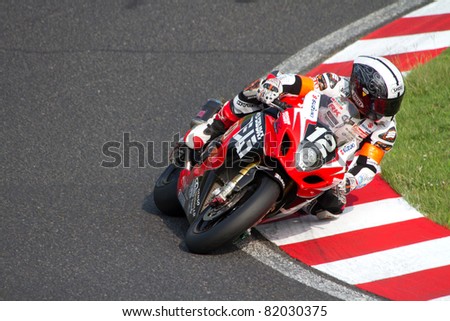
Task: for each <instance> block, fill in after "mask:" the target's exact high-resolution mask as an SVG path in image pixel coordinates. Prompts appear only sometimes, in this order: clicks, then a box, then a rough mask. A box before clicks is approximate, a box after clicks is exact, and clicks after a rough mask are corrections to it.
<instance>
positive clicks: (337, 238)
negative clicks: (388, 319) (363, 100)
mask: <svg viewBox="0 0 450 321" xmlns="http://www.w3.org/2000/svg"><path fill="white" fill-rule="evenodd" d="M447 47H450V0H441V1H437V2H433V3H431V4H429V5H427V6H425V7H423V8H421V9H419V10H416V11H414V12H412V13H410V14H408V15H405V16H403V17H402V18H400V19H398V20H396V21H394V22H392V23H389V24H387V25H386V26H384V27H382V28H380V29H378V30H376V31H374V32H372V33H370V34H369V35H367V36H365V37H363V38H361V39H360V40H358V41H356V42H355V43H354V44H352V45H350V46H349V47H347V48H345V49H344V50H342V51H341V52H339V53H337V54H336V55H334V56H333V57H331V58H329V59H327V60H325V61H324V63H323V64H321V65H320V66H318V67H316V68H314V69H313V70H311V71H310V72H309V73H308V74H309V75H316V74H318V73H321V72H325V71H332V72H335V73H337V74H340V75H347V76H348V75H350V72H351V66H352V61H353V59H354V58H355V57H356V56H358V55H361V54H368V55H378V56H384V57H386V58H388V59H390V60H391V61H392V62H394V63H395V64H396V65H397V66H398V67H399V68H400V70H401V71H402V72H404V73H405V74H406V73H407V72H408V71H410V70H411V69H413V68H414V67H415V66H416V65H418V64H421V63H425V62H427V61H428V60H430V59H432V58H433V57H436V56H437V55H439V54H440V53H441V52H443V51H444V50H445V49H446V48H447ZM410 94H413V93H410ZM257 229H258V231H259V232H260V233H261V234H262V235H263V236H264V237H265V238H267V239H268V240H269V241H271V242H273V243H275V244H276V245H278V246H279V247H280V248H281V249H282V250H283V251H285V252H286V253H288V254H289V255H290V256H292V257H294V258H296V259H298V260H299V261H301V262H303V263H306V264H308V265H310V266H311V267H313V268H315V269H317V270H320V271H322V272H324V273H326V274H328V275H331V276H333V277H335V278H337V279H340V280H342V281H344V282H346V283H348V284H352V285H355V286H356V287H358V288H360V289H362V290H366V291H368V292H371V293H374V294H377V295H379V296H382V297H385V298H388V299H391V300H403V301H406V300H450V277H449V276H450V230H448V229H447V228H445V227H442V226H440V225H438V224H436V223H434V222H432V221H430V220H428V219H427V218H425V217H424V216H423V215H422V214H421V213H419V212H418V211H417V210H415V209H414V208H412V207H411V206H410V205H409V204H408V203H407V202H406V201H405V200H404V199H403V198H402V197H401V196H400V195H398V194H397V193H396V192H395V191H394V190H393V189H392V188H390V186H389V185H388V184H387V183H386V182H384V181H383V180H382V179H381V178H380V177H376V179H375V180H374V181H373V182H372V183H371V184H370V185H368V186H367V187H365V188H364V189H362V190H359V191H355V192H353V193H351V194H350V195H349V196H348V203H347V208H346V210H345V211H344V213H343V214H342V215H341V217H340V218H339V219H338V220H333V221H317V219H316V218H315V217H312V216H298V217H292V218H289V219H286V220H282V221H278V222H273V223H267V224H262V225H259V226H258V227H257Z"/></svg>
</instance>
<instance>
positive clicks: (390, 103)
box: [370, 95, 403, 119]
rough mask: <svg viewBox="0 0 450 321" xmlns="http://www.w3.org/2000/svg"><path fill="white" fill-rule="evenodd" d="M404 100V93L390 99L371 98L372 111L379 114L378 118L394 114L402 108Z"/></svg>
mask: <svg viewBox="0 0 450 321" xmlns="http://www.w3.org/2000/svg"><path fill="white" fill-rule="evenodd" d="M402 100H403V95H401V96H399V97H396V98H390V99H384V98H373V99H371V104H370V111H371V112H374V113H375V114H376V115H377V119H380V118H381V117H383V116H394V115H395V114H396V113H397V112H398V111H399V110H400V105H401V104H402ZM379 115H381V117H379Z"/></svg>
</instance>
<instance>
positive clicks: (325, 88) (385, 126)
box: [184, 72, 397, 219]
mask: <svg viewBox="0 0 450 321" xmlns="http://www.w3.org/2000/svg"><path fill="white" fill-rule="evenodd" d="M275 80H276V81H275ZM265 84H266V85H265ZM272 87H279V88H275V89H274V88H272ZM264 88H267V90H266V89H264ZM277 90H279V91H281V92H280V93H278V94H277ZM313 90H314V91H317V92H318V93H320V94H322V97H323V99H325V100H326V102H325V104H321V106H326V107H320V109H319V121H320V122H321V123H322V124H324V125H325V126H327V127H328V128H329V129H330V130H331V131H332V132H333V134H334V136H335V138H336V140H337V144H338V146H341V145H343V144H345V143H347V142H349V141H354V142H355V143H356V144H359V150H358V152H357V153H356V156H355V157H354V158H353V160H352V161H351V164H350V165H349V170H348V172H347V173H346V175H345V179H344V181H343V183H342V184H340V185H338V186H336V187H335V188H333V189H330V190H328V191H327V192H325V193H324V194H322V195H321V196H320V197H319V198H318V199H317V200H316V201H315V202H312V203H311V205H310V206H309V208H308V209H307V211H308V212H309V213H310V214H314V215H317V216H318V217H319V218H325V219H326V218H335V217H337V216H336V214H340V213H342V211H343V208H344V206H345V203H346V197H345V195H347V194H348V193H349V192H351V191H352V190H354V189H358V188H362V187H364V186H366V185H367V184H368V183H370V182H371V181H372V179H373V178H374V177H375V175H376V174H377V173H379V172H380V170H381V169H380V162H381V160H382V159H383V156H384V154H385V153H386V152H388V151H389V150H390V149H391V148H392V146H393V144H394V141H395V138H396V136H397V132H396V124H395V118H394V116H392V117H383V118H381V119H379V120H377V121H374V120H371V119H369V118H365V117H363V115H361V114H360V112H359V111H358V109H357V108H356V106H355V105H354V104H353V103H352V102H351V98H350V97H349V96H350V93H349V79H348V78H347V77H340V76H338V75H336V74H334V73H324V74H319V75H317V76H316V77H306V76H303V75H298V74H283V73H280V72H272V73H270V74H269V75H268V76H267V77H266V78H265V79H257V80H256V81H254V82H253V83H252V84H250V85H249V86H248V87H247V88H245V89H244V90H243V91H241V92H240V93H239V94H238V95H236V96H235V97H234V98H233V99H232V100H230V101H227V102H226V103H225V104H224V105H223V107H222V108H221V109H220V110H219V112H218V113H217V114H216V115H215V116H214V117H213V118H211V119H210V120H208V122H206V123H204V124H201V125H199V126H197V127H194V128H193V129H192V130H191V131H189V132H188V133H187V134H186V136H185V137H184V140H185V142H186V144H187V145H188V147H190V148H193V149H199V148H201V147H202V146H203V145H204V144H205V143H206V142H207V141H208V140H210V139H211V138H214V137H216V136H218V135H220V134H222V133H224V132H225V130H226V129H228V128H229V127H231V125H232V124H234V123H235V122H236V121H237V120H238V119H240V118H241V117H244V116H246V115H248V114H251V113H254V112H257V111H260V110H262V109H263V108H264V103H270V101H272V100H273V99H274V97H275V98H276V97H278V95H281V96H282V95H285V94H291V95H298V96H300V97H304V96H305V95H306V94H307V93H308V92H310V91H313ZM274 92H275V95H274V96H273V97H269V96H270V95H271V94H273V93H274ZM267 93H269V94H267ZM266 94H267V95H266ZM344 97H347V98H349V99H346V98H344Z"/></svg>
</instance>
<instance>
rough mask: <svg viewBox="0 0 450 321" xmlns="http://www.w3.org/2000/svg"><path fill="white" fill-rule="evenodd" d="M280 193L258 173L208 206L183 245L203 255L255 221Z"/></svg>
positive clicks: (232, 238) (265, 177)
mask: <svg viewBox="0 0 450 321" xmlns="http://www.w3.org/2000/svg"><path fill="white" fill-rule="evenodd" d="M279 194H280V188H279V186H278V184H277V183H276V182H274V181H273V180H272V179H270V178H269V177H268V176H265V175H261V176H260V177H256V178H255V180H254V181H253V182H252V183H251V184H250V185H249V186H247V187H245V188H244V189H242V190H241V191H240V192H238V193H236V194H234V195H232V196H231V197H230V198H229V199H228V200H227V202H226V203H224V204H221V205H219V206H212V205H208V206H207V207H206V208H205V209H204V210H203V211H202V212H201V213H200V214H199V216H198V217H197V219H195V221H194V222H193V223H192V224H191V226H190V227H189V229H188V231H187V233H186V246H187V247H188V249H189V250H190V251H191V252H193V253H199V254H206V253H209V252H211V251H213V250H215V249H217V248H218V247H220V246H222V245H225V244H227V243H230V242H232V241H233V240H235V239H236V238H237V237H238V236H239V235H241V234H242V233H244V232H245V231H246V230H247V229H249V228H251V227H252V226H254V225H255V224H257V223H258V222H259V221H260V220H261V219H262V218H263V217H264V216H265V215H266V214H267V212H269V210H270V209H271V208H272V207H273V205H274V204H275V202H276V200H277V198H278V196H279Z"/></svg>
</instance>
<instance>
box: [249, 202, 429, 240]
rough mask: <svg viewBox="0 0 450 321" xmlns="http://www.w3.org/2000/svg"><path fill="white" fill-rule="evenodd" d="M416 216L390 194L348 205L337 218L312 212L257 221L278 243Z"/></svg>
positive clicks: (411, 208) (350, 230) (395, 221)
mask: <svg viewBox="0 0 450 321" xmlns="http://www.w3.org/2000/svg"><path fill="white" fill-rule="evenodd" d="M380 209H382V210H380ZM419 217H423V215H422V214H420V213H419V212H418V211H417V210H416V209H414V208H413V207H412V206H410V205H409V204H408V203H407V202H406V201H405V200H404V199H403V198H392V199H386V200H381V201H376V202H371V203H365V204H359V205H355V206H353V207H348V208H346V209H345V211H344V213H343V214H342V215H341V217H340V218H339V219H338V220H325V221H318V220H317V218H316V217H315V216H312V215H307V216H302V217H298V218H293V219H289V220H285V221H280V222H274V223H269V224H263V225H259V226H257V229H258V231H259V232H260V233H261V234H262V235H264V237H266V238H267V239H268V240H270V241H271V242H273V243H275V244H276V245H278V246H281V245H285V244H292V243H297V242H303V241H308V240H313V239H318V238H321V237H326V236H332V235H336V234H340V233H345V232H352V231H356V230H361V229H364V228H370V227H375V226H382V225H385V224H391V223H397V222H402V221H406V220H410V219H414V218H419Z"/></svg>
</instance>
